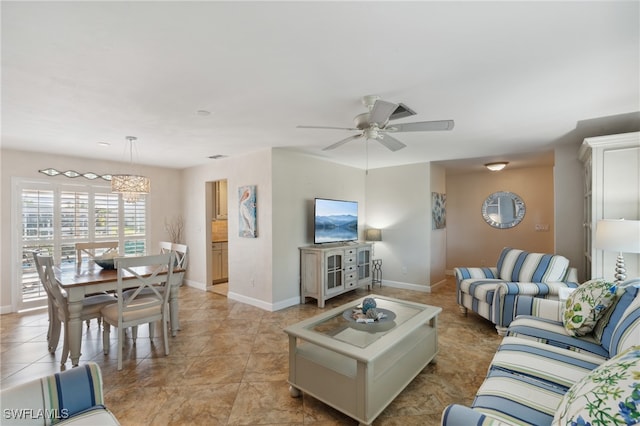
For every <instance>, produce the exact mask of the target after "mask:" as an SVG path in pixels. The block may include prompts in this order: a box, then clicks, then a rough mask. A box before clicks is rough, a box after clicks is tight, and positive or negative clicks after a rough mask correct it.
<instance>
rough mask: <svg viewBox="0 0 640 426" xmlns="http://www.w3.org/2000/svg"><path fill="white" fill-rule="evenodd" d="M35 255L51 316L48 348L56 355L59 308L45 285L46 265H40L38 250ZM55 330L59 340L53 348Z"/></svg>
mask: <svg viewBox="0 0 640 426" xmlns="http://www.w3.org/2000/svg"><path fill="white" fill-rule="evenodd" d="M31 254H32V255H33V263H34V264H35V266H36V271H37V272H38V277H39V278H40V282H41V283H42V287H43V288H44V292H45V293H46V295H47V314H48V316H49V328H48V329H47V348H48V349H49V353H54V352H55V351H56V347H57V346H58V339H59V338H60V337H59V336H60V320H59V319H58V316H57V312H56V311H57V308H56V306H55V304H54V303H53V295H52V294H51V292H50V291H49V286H47V285H45V283H44V281H45V279H46V274H45V272H44V265H42V264H41V263H40V260H39V259H38V257H37V255H38V254H40V253H39V252H38V251H37V250H35V251H33V252H31ZM54 328H57V331H55V333H57V336H58V339H56V342H55V346H53V342H52V341H51V336H53V335H54V330H53V329H54Z"/></svg>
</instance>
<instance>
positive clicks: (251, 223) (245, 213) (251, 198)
mask: <svg viewBox="0 0 640 426" xmlns="http://www.w3.org/2000/svg"><path fill="white" fill-rule="evenodd" d="M238 199H239V200H240V203H239V204H240V205H239V208H238V212H239V216H240V217H239V220H238V234H239V236H240V237H243V238H256V237H257V236H258V230H257V228H256V186H255V185H247V186H241V187H239V188H238Z"/></svg>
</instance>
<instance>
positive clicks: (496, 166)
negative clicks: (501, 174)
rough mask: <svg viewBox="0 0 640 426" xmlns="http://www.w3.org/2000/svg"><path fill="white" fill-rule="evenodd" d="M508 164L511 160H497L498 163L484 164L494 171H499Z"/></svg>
mask: <svg viewBox="0 0 640 426" xmlns="http://www.w3.org/2000/svg"><path fill="white" fill-rule="evenodd" d="M507 164H509V162H507V161H500V162H496V163H487V164H485V165H484V166H485V167H486V168H487V169H489V170H491V171H492V172H498V171H500V170H502V169H504V168H505V167H506V166H507Z"/></svg>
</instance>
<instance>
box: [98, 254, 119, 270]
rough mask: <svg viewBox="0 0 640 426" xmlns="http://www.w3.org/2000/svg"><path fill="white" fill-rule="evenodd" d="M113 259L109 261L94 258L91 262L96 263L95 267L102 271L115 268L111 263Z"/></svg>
mask: <svg viewBox="0 0 640 426" xmlns="http://www.w3.org/2000/svg"><path fill="white" fill-rule="evenodd" d="M113 260H114V259H113V258H111V259H101V258H99V257H96V258H95V259H94V260H93V261H94V262H96V265H98V266H99V267H101V268H102V269H116V266H115V264H114V262H113Z"/></svg>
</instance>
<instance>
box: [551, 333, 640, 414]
mask: <svg viewBox="0 0 640 426" xmlns="http://www.w3.org/2000/svg"><path fill="white" fill-rule="evenodd" d="M639 377H640V346H633V347H631V348H629V349H627V350H626V351H624V352H622V353H621V354H620V355H618V356H616V357H614V358H611V359H610V360H609V361H607V362H605V363H604V364H602V365H600V366H599V367H598V368H596V369H594V370H593V371H592V372H591V373H589V374H587V375H586V376H585V377H583V378H582V379H581V380H579V381H578V382H576V383H575V384H574V385H573V386H572V387H571V388H570V389H569V391H568V392H567V393H566V394H565V396H564V397H563V398H562V401H561V402H560V405H559V406H558V409H557V411H556V413H555V416H554V419H553V424H554V425H576V424H577V425H604V424H616V425H618V424H627V425H631V424H636V423H638V422H640V380H639Z"/></svg>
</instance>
